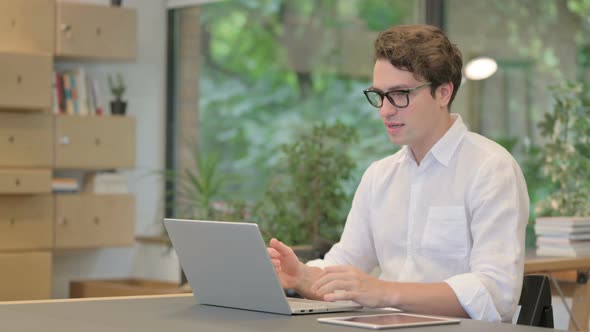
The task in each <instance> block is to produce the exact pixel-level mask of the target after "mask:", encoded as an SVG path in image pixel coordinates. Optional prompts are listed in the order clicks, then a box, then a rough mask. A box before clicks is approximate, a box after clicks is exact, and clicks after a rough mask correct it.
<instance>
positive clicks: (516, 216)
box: [445, 155, 529, 322]
mask: <svg viewBox="0 0 590 332" xmlns="http://www.w3.org/2000/svg"><path fill="white" fill-rule="evenodd" d="M474 180H475V181H473V182H472V186H471V190H469V191H468V192H467V193H466V194H467V195H468V197H467V198H466V201H468V202H469V204H470V205H471V206H470V209H469V210H470V211H471V213H472V216H471V223H470V231H471V236H472V238H473V247H472V250H471V256H470V258H469V267H470V272H469V273H464V274H459V275H455V276H452V277H450V278H448V279H446V280H445V282H446V283H447V284H448V285H449V286H450V287H451V288H452V289H453V291H454V292H455V295H456V296H457V298H458V300H459V302H460V303H461V305H462V306H463V309H464V310H465V311H466V312H467V314H469V316H470V317H471V318H472V319H479V320H488V321H504V322H509V321H511V320H512V317H513V315H514V312H515V310H516V306H517V304H518V300H519V297H520V292H521V289H522V278H523V270H524V243H525V229H526V224H527V220H528V216H529V198H528V193H527V189H526V183H525V181H524V177H523V175H522V172H521V171H520V168H519V167H518V165H517V164H516V162H515V161H514V160H513V159H512V158H508V157H506V156H504V155H495V156H491V157H490V158H489V159H488V160H487V161H486V162H485V163H484V164H483V165H482V166H481V168H480V169H479V171H478V173H477V176H476V177H475V179H474Z"/></svg>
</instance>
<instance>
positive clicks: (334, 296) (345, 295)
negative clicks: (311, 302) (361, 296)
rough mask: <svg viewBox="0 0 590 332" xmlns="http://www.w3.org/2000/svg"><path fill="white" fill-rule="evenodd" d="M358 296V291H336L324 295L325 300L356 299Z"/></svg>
mask: <svg viewBox="0 0 590 332" xmlns="http://www.w3.org/2000/svg"><path fill="white" fill-rule="evenodd" d="M357 296H358V293H357V292H346V291H345V292H336V293H329V294H326V295H324V301H329V302H334V301H354V300H355V299H356V298H357Z"/></svg>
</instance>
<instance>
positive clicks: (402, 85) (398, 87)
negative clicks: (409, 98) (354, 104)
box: [369, 84, 410, 92]
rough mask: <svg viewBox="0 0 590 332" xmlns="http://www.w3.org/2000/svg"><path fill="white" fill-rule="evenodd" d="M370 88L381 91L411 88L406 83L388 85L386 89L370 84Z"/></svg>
mask: <svg viewBox="0 0 590 332" xmlns="http://www.w3.org/2000/svg"><path fill="white" fill-rule="evenodd" d="M369 89H371V90H377V91H380V92H389V91H397V90H408V89H410V87H408V86H407V85H406V84H398V85H393V86H389V87H387V88H386V89H385V90H381V89H379V88H376V87H374V86H372V85H371V86H370V87H369Z"/></svg>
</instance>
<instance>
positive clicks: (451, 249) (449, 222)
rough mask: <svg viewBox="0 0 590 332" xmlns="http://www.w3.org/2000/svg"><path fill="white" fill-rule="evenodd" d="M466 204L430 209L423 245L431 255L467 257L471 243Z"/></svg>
mask: <svg viewBox="0 0 590 332" xmlns="http://www.w3.org/2000/svg"><path fill="white" fill-rule="evenodd" d="M469 239H470V236H469V230H468V227H467V216H466V215H465V207H464V206H433V207H430V208H429V209H428V216H427V218H426V225H425V227H424V234H423V236H422V242H421V247H422V249H423V250H424V251H425V253H426V254H427V255H429V256H444V257H456V258H462V257H466V256H467V253H468V251H469V244H470V240H469Z"/></svg>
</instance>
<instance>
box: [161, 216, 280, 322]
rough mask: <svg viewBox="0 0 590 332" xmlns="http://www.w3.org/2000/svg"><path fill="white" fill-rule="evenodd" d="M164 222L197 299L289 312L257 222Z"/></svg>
mask: <svg viewBox="0 0 590 332" xmlns="http://www.w3.org/2000/svg"><path fill="white" fill-rule="evenodd" d="M164 225H165V226H166V230H167V231H168V234H169V236H170V240H171V241H172V245H173V246H174V248H175V249H176V253H177V254H178V258H179V260H180V266H181V267H182V268H183V270H184V273H185V275H186V277H187V279H188V282H189V284H190V285H191V287H192V289H193V294H194V295H195V298H196V299H197V301H198V302H199V303H201V304H209V305H217V306H223V307H231V308H240V309H249V310H257V311H266V312H274V313H281V314H287V315H290V314H291V309H290V307H289V304H288V303H287V300H286V297H285V294H284V293H283V288H282V287H281V284H280V282H279V279H278V278H277V275H276V273H275V271H274V267H273V266H272V263H271V261H270V257H269V256H268V252H267V250H266V245H265V243H264V241H263V239H262V236H261V235H260V231H259V230H258V225H257V224H254V223H238V222H217V221H200V220H181V219H165V220H164Z"/></svg>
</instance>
